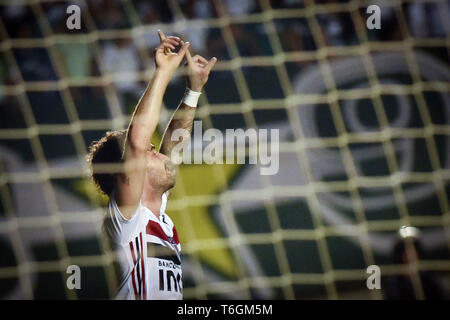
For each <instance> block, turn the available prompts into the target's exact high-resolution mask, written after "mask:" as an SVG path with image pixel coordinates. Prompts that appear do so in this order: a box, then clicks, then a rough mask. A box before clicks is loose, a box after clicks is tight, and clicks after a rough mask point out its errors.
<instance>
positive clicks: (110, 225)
mask: <svg viewBox="0 0 450 320" xmlns="http://www.w3.org/2000/svg"><path fill="white" fill-rule="evenodd" d="M140 208H141V203H140V202H139V205H138V207H137V208H136V212H135V214H134V215H133V217H131V219H127V218H125V217H124V216H123V214H122V212H120V209H119V206H118V205H117V202H116V200H115V198H114V193H112V194H111V197H110V200H109V203H108V208H107V214H106V216H105V219H104V220H103V229H104V232H105V233H106V235H107V237H108V238H109V239H110V240H111V241H112V242H113V243H116V244H122V243H126V242H128V239H130V238H133V237H134V234H135V233H136V229H137V228H138V226H139V213H140V212H141V210H140Z"/></svg>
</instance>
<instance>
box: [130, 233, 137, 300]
mask: <svg viewBox="0 0 450 320" xmlns="http://www.w3.org/2000/svg"><path fill="white" fill-rule="evenodd" d="M130 250H131V256H132V257H133V269H132V270H131V279H132V280H133V289H134V296H135V298H136V299H139V296H138V293H137V290H136V282H135V280H134V267H135V266H136V256H135V255H134V249H133V241H130Z"/></svg>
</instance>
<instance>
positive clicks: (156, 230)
mask: <svg viewBox="0 0 450 320" xmlns="http://www.w3.org/2000/svg"><path fill="white" fill-rule="evenodd" d="M145 231H146V232H147V234H149V235H152V236H156V237H158V238H160V239H162V240H165V241H169V238H168V237H167V235H166V233H165V232H164V230H163V229H162V228H161V226H160V225H159V223H158V222H155V221H152V220H149V221H148V223H147V227H146V229H145Z"/></svg>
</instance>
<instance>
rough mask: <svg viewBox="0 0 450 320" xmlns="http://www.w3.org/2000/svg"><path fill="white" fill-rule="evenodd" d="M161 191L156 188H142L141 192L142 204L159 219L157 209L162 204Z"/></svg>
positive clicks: (158, 209)
mask: <svg viewBox="0 0 450 320" xmlns="http://www.w3.org/2000/svg"><path fill="white" fill-rule="evenodd" d="M163 193H164V192H163V191H161V192H158V191H156V190H148V189H146V190H144V192H143V193H142V199H141V200H142V204H143V205H144V206H145V207H146V208H148V209H150V210H151V211H152V212H153V214H154V215H155V216H156V217H157V218H158V219H159V211H160V209H161V205H162V195H163Z"/></svg>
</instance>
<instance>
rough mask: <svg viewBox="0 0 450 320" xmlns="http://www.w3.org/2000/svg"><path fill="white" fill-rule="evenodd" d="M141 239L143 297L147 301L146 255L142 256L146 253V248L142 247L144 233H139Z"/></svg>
mask: <svg viewBox="0 0 450 320" xmlns="http://www.w3.org/2000/svg"><path fill="white" fill-rule="evenodd" d="M139 238H140V240H141V272H142V288H143V290H142V291H143V295H144V300H146V299H147V297H146V292H145V267H144V255H143V254H142V252H144V247H143V245H142V232H141V233H139Z"/></svg>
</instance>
